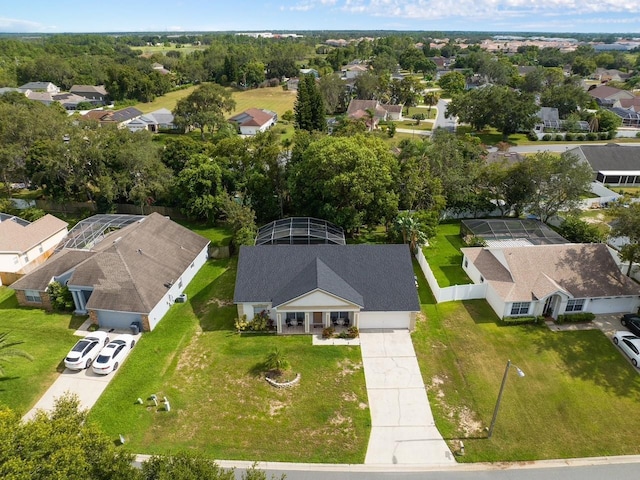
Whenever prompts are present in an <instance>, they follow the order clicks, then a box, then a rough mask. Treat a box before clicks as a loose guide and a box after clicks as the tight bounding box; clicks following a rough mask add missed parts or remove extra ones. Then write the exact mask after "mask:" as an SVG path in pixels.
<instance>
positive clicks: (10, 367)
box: [0, 287, 85, 414]
mask: <svg viewBox="0 0 640 480" xmlns="http://www.w3.org/2000/svg"><path fill="white" fill-rule="evenodd" d="M84 319H85V317H74V316H72V315H70V314H56V313H47V312H44V311H43V310H38V309H31V308H20V307H18V302H17V300H16V296H15V293H14V291H13V290H11V289H9V288H7V287H0V332H9V334H10V335H9V338H8V339H9V341H24V343H23V344H22V345H19V346H17V347H16V348H19V349H20V350H23V351H24V352H26V353H28V354H30V355H31V356H32V357H33V361H32V362H30V361H28V360H26V359H23V358H18V357H15V358H10V359H9V361H7V362H4V363H3V367H4V370H5V376H4V377H0V405H4V406H7V407H9V408H11V409H13V410H15V411H17V412H18V413H20V414H24V413H26V412H27V411H28V410H29V409H30V408H31V407H32V406H33V405H34V404H35V403H36V401H37V400H38V399H39V398H40V397H41V396H42V395H43V394H44V392H45V391H46V390H47V388H49V386H50V385H51V383H52V382H53V381H54V380H55V379H56V377H57V376H58V373H59V372H61V371H62V370H63V369H64V364H63V360H64V357H65V355H66V353H67V352H68V351H69V350H70V349H71V347H72V346H73V344H74V343H75V341H76V340H77V337H74V335H73V332H74V331H75V330H76V329H77V328H78V327H79V326H80V325H81V324H82V321H83V320H84Z"/></svg>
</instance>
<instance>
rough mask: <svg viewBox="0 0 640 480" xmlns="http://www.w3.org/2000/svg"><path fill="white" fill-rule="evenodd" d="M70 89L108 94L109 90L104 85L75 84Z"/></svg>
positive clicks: (75, 91)
mask: <svg viewBox="0 0 640 480" xmlns="http://www.w3.org/2000/svg"><path fill="white" fill-rule="evenodd" d="M69 91H70V92H71V93H78V92H80V93H98V94H100V95H106V94H107V90H106V89H105V88H104V85H73V86H72V87H71V88H70V89H69Z"/></svg>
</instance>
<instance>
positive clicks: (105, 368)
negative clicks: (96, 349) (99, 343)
mask: <svg viewBox="0 0 640 480" xmlns="http://www.w3.org/2000/svg"><path fill="white" fill-rule="evenodd" d="M135 344H136V340H135V338H134V337H133V335H129V334H124V335H120V336H118V338H116V339H115V340H111V343H109V345H107V346H106V347H104V348H103V349H102V351H101V352H100V355H98V358H97V359H96V361H95V362H93V372H94V373H98V374H100V375H107V374H108V373H111V372H115V371H116V370H117V369H118V367H119V366H120V365H121V364H122V362H124V360H125V359H126V358H127V356H128V355H129V352H130V351H131V349H132V348H133V346H134V345H135Z"/></svg>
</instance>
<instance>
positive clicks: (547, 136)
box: [542, 133, 551, 142]
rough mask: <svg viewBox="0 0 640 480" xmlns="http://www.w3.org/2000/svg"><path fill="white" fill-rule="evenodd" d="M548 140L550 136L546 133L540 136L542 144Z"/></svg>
mask: <svg viewBox="0 0 640 480" xmlns="http://www.w3.org/2000/svg"><path fill="white" fill-rule="evenodd" d="M549 140H551V135H550V134H548V133H545V134H544V135H543V136H542V141H543V142H548V141H549Z"/></svg>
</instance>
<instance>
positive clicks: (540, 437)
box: [413, 267, 640, 462]
mask: <svg viewBox="0 0 640 480" xmlns="http://www.w3.org/2000/svg"><path fill="white" fill-rule="evenodd" d="M415 271H416V275H418V278H419V283H420V287H419V295H420V301H421V303H422V310H423V313H424V314H425V316H426V321H422V322H419V323H418V326H417V329H416V331H415V332H414V333H413V343H414V346H415V350H416V354H417V356H418V362H419V364H420V369H421V371H422V376H423V378H424V381H425V385H426V386H427V391H428V396H429V401H430V403H431V408H432V410H433V413H434V417H435V420H436V425H437V427H438V429H439V430H440V432H441V433H442V435H443V436H444V438H445V439H446V440H447V441H449V443H450V445H451V446H452V449H454V450H456V449H457V447H458V440H462V441H464V445H465V450H466V455H465V456H464V457H458V460H459V461H462V462H496V461H528V460H535V459H549V458H571V457H592V456H609V455H637V454H640V446H638V442H637V432H638V430H639V429H640V417H639V416H638V415H633V414H630V412H635V411H637V408H638V402H639V401H640V375H638V372H637V371H636V370H635V369H634V368H633V367H632V366H631V365H629V363H628V362H627V361H626V360H625V359H624V358H623V355H622V354H621V353H620V352H619V351H618V350H617V349H616V347H614V346H613V345H612V344H611V342H610V341H609V340H608V339H607V338H606V337H605V335H604V334H603V333H602V332H600V331H598V330H591V331H572V332H561V333H555V332H551V331H550V330H548V329H547V328H546V327H542V326H509V327H499V326H497V324H496V320H497V317H496V315H495V314H494V312H493V310H491V308H490V307H489V305H488V304H487V303H486V302H485V301H484V300H474V301H467V302H447V303H441V304H437V305H436V304H435V303H434V301H433V297H432V296H431V293H430V291H429V289H428V287H427V286H426V282H425V279H424V276H423V275H422V272H421V271H420V269H419V267H417V268H416V269H415ZM508 359H510V360H511V361H512V362H513V364H515V365H517V366H518V367H520V368H521V369H522V370H523V371H524V372H525V377H524V378H520V377H518V375H516V372H515V371H514V370H513V369H511V371H510V373H509V377H508V380H507V384H506V387H505V391H504V396H503V399H502V405H501V408H500V412H499V416H498V419H497V422H496V426H495V429H494V432H493V436H492V438H491V439H487V438H486V431H485V428H486V427H488V426H489V424H490V422H491V417H492V414H493V409H494V406H495V402H496V399H497V395H498V390H499V388H500V382H501V380H502V375H503V373H504V369H505V366H506V362H507V360H508Z"/></svg>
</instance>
